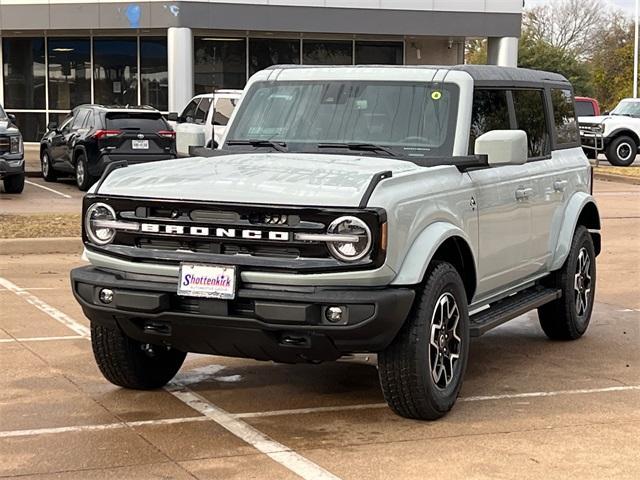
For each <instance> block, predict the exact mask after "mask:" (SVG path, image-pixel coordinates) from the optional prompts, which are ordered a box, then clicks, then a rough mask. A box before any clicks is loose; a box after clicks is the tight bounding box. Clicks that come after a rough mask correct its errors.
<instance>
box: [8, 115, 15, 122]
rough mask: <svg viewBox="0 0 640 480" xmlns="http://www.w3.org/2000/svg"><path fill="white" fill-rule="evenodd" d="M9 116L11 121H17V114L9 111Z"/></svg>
mask: <svg viewBox="0 0 640 480" xmlns="http://www.w3.org/2000/svg"><path fill="white" fill-rule="evenodd" d="M7 117H8V118H9V121H10V122H11V123H16V116H15V115H14V114H13V113H7Z"/></svg>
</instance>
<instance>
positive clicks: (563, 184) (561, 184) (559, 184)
mask: <svg viewBox="0 0 640 480" xmlns="http://www.w3.org/2000/svg"><path fill="white" fill-rule="evenodd" d="M568 184H569V182H568V181H567V180H556V181H555V182H553V189H554V190H555V191H556V192H564V189H565V188H567V185H568Z"/></svg>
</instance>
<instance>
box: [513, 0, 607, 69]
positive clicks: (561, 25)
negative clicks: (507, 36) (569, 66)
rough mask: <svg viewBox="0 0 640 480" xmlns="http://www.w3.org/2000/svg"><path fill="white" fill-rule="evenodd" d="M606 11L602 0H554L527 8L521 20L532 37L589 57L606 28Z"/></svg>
mask: <svg viewBox="0 0 640 480" xmlns="http://www.w3.org/2000/svg"><path fill="white" fill-rule="evenodd" d="M607 14H608V10H607V7H606V6H605V5H604V3H603V2H602V0H554V1H553V2H552V3H550V4H547V5H541V6H538V7H534V8H532V9H530V10H527V11H526V12H525V14H524V18H523V23H524V25H523V26H524V28H525V30H526V31H527V33H528V34H529V35H530V36H531V38H532V39H533V40H543V41H545V42H547V43H550V44H551V45H553V46H555V47H558V48H559V49H561V50H564V51H566V52H571V53H573V54H575V55H576V56H577V57H581V58H586V57H590V56H591V54H592V53H593V51H594V48H596V47H595V45H596V41H595V40H597V38H598V35H599V34H600V32H601V31H602V29H603V28H605V26H606V24H607V23H608V22H607V16H608V15H607Z"/></svg>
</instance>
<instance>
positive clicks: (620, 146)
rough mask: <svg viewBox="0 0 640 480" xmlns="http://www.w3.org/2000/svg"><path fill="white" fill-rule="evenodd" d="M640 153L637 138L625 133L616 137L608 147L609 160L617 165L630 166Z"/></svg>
mask: <svg viewBox="0 0 640 480" xmlns="http://www.w3.org/2000/svg"><path fill="white" fill-rule="evenodd" d="M637 155H638V145H637V144H636V142H635V140H634V139H633V138H631V137H627V136H625V135H623V136H621V137H618V138H616V139H614V140H613V141H612V142H611V143H610V144H609V146H608V147H607V160H609V163H610V164H611V165H615V166H616V167H628V166H629V165H631V164H632V163H633V162H634V161H635V160H636V156H637Z"/></svg>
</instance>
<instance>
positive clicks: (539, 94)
mask: <svg viewBox="0 0 640 480" xmlns="http://www.w3.org/2000/svg"><path fill="white" fill-rule="evenodd" d="M513 106H514V108H515V112H516V125H517V127H516V128H517V129H518V130H524V131H525V132H527V140H528V157H529V159H532V158H540V157H544V156H546V155H549V153H550V152H551V145H550V142H549V139H550V136H549V131H548V127H547V119H546V115H545V110H546V108H545V97H544V92H543V91H542V90H514V91H513Z"/></svg>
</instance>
